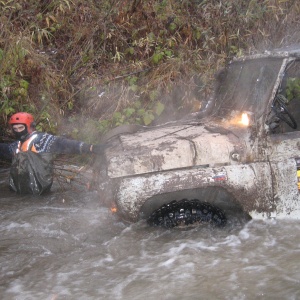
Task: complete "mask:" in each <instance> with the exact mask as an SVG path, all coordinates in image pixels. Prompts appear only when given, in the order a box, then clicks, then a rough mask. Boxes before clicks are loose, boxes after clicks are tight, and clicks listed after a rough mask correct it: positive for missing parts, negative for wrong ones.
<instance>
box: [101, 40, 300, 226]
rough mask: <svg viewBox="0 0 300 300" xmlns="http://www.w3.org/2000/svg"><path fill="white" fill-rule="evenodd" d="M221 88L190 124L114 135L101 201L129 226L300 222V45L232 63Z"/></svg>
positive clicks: (103, 170) (219, 82)
mask: <svg viewBox="0 0 300 300" xmlns="http://www.w3.org/2000/svg"><path fill="white" fill-rule="evenodd" d="M216 81H217V83H216V91H215V95H214V97H212V99H209V100H208V101H207V102H205V103H203V105H202V109H201V110H200V111H199V112H198V113H195V114H193V115H191V118H188V119H185V120H181V121H178V122H170V123H167V124H164V125H160V126H155V127H148V128H140V127H135V126H129V127H128V128H129V129H130V130H129V132H128V133H124V132H123V133H122V128H121V130H120V128H117V129H116V130H114V131H113V132H112V133H111V134H110V143H111V147H110V148H109V149H108V150H107V151H106V153H105V161H106V163H103V164H102V165H101V172H100V173H101V184H100V188H101V190H102V193H101V195H102V197H103V200H104V201H106V202H109V203H111V204H112V205H113V206H115V208H114V209H115V210H117V212H119V213H120V214H121V215H122V216H123V217H124V218H125V219H127V220H130V221H138V220H140V219H141V218H146V219H148V221H149V222H150V223H152V224H156V225H165V226H169V227H172V226H177V225H181V224H185V225H188V224H192V223H195V222H203V221H205V222H212V223H214V224H217V225H222V224H225V223H226V220H228V219H230V218H231V217H232V216H234V215H236V214H240V215H243V216H246V217H249V218H294V219H299V218H300V131H299V129H298V127H297V123H298V124H299V125H300V45H299V46H295V47H290V48H286V49H281V50H276V51H272V52H265V53H263V54H260V55H253V56H249V57H243V58H239V59H234V60H233V61H232V62H231V63H230V64H228V66H227V67H226V68H225V69H224V70H222V71H221V72H220V73H219V74H218V76H217V80H216ZM128 128H126V129H128ZM123 129H124V128H123ZM133 129H135V130H137V132H135V133H133V132H132V131H133ZM107 138H108V137H107Z"/></svg>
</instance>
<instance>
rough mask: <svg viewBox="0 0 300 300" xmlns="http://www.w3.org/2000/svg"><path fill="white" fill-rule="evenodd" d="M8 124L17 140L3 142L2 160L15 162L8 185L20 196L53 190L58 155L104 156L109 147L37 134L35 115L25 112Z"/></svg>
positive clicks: (0, 146)
mask: <svg viewBox="0 0 300 300" xmlns="http://www.w3.org/2000/svg"><path fill="white" fill-rule="evenodd" d="M9 124H10V126H11V128H12V132H13V134H14V135H15V137H16V139H17V140H16V141H15V142H13V143H11V144H6V143H0V158H6V159H12V164H11V168H10V175H9V186H10V188H11V189H12V190H13V191H15V192H17V193H20V194H28V193H30V194H37V195H40V194H42V193H45V192H47V191H49V190H50V188H51V186H52V182H53V160H54V155H55V154H88V153H95V154H100V155H101V154H102V153H103V152H104V150H105V149H106V148H107V145H105V144H98V145H89V144H86V143H83V142H80V141H75V140H70V139H66V138H63V137H59V136H54V135H51V134H48V133H43V132H37V131H36V130H35V127H36V124H35V122H34V118H33V116H32V115H31V114H29V113H26V112H19V113H16V114H14V115H12V116H11V118H10V120H9Z"/></svg>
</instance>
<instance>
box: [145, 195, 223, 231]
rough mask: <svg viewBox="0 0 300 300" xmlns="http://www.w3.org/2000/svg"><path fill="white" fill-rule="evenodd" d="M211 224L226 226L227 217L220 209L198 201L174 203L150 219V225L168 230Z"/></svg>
mask: <svg viewBox="0 0 300 300" xmlns="http://www.w3.org/2000/svg"><path fill="white" fill-rule="evenodd" d="M203 223H209V224H211V225H214V226H224V225H225V224H226V216H225V214H224V212H223V211H222V210H221V209H219V208H218V207H215V206H213V205H212V204H210V203H208V202H201V201H200V200H198V199H193V200H187V199H183V200H180V201H175V200H174V201H172V202H170V203H168V204H164V205H163V206H161V207H160V208H159V209H157V210H156V211H154V212H153V213H152V214H151V215H150V217H149V218H148V224H149V225H152V226H162V227H167V228H172V227H177V226H189V225H196V224H203Z"/></svg>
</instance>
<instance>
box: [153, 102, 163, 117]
mask: <svg viewBox="0 0 300 300" xmlns="http://www.w3.org/2000/svg"><path fill="white" fill-rule="evenodd" d="M164 109H165V105H164V104H163V103H161V102H157V104H156V106H155V113H156V115H157V116H160V115H161V113H162V112H163V111H164Z"/></svg>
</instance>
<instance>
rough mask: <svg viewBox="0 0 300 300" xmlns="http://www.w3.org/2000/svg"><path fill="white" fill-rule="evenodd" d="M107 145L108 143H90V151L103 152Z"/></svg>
mask: <svg viewBox="0 0 300 300" xmlns="http://www.w3.org/2000/svg"><path fill="white" fill-rule="evenodd" d="M108 147H109V144H97V145H91V148H90V150H91V152H92V153H95V154H100V155H101V154H103V153H104V151H105V149H107V148H108Z"/></svg>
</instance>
